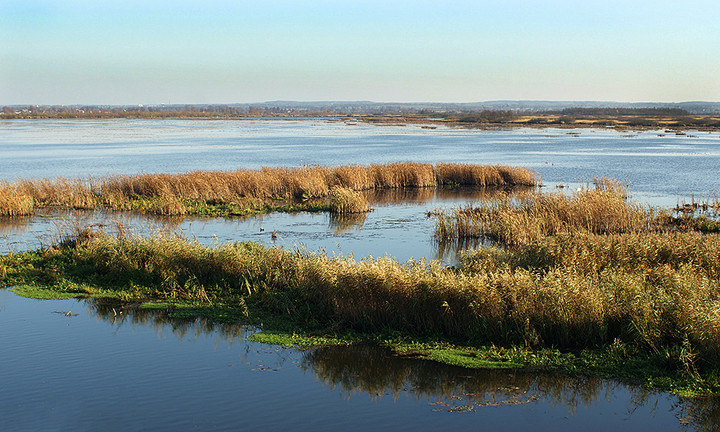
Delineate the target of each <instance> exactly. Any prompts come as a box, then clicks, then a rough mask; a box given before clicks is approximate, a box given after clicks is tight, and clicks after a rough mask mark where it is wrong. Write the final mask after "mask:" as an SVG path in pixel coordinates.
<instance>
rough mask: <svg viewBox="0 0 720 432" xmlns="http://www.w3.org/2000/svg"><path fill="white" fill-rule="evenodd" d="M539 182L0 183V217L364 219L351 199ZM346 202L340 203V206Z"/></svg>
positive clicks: (216, 176) (244, 174)
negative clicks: (50, 212)
mask: <svg viewBox="0 0 720 432" xmlns="http://www.w3.org/2000/svg"><path fill="white" fill-rule="evenodd" d="M538 183H539V179H538V177H537V174H536V173H535V172H534V171H532V170H528V169H525V168H520V167H509V166H505V165H474V164H451V163H438V164H435V165H432V164H429V163H413V162H398V163H389V164H384V165H368V166H360V165H348V166H338V167H322V166H302V167H298V168H262V169H260V170H237V171H195V172H188V173H184V174H138V175H131V176H121V175H116V176H109V177H105V178H91V179H87V180H83V179H66V178H57V179H37V180H18V181H15V182H13V183H8V182H3V181H0V216H8V217H16V216H27V215H30V214H32V213H33V211H34V209H36V208H42V207H48V206H59V207H64V208H70V209H85V210H87V209H95V208H104V209H109V210H131V211H136V212H141V213H151V214H158V215H165V216H178V215H197V216H243V215H248V214H253V213H263V212H270V211H330V212H335V213H353V212H363V211H368V210H369V208H367V203H364V204H363V203H362V202H359V201H358V200H362V197H361V196H359V194H357V192H360V191H365V190H379V189H406V188H436V187H459V186H472V187H476V188H490V187H513V186H535V185H537V184H538ZM343 200H344V201H343Z"/></svg>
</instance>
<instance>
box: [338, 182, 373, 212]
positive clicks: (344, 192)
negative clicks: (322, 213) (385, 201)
mask: <svg viewBox="0 0 720 432" xmlns="http://www.w3.org/2000/svg"><path fill="white" fill-rule="evenodd" d="M368 211H370V206H369V205H368V202H367V199H365V196H364V195H363V194H362V193H361V192H358V191H354V190H352V189H348V188H344V187H340V186H334V187H333V188H332V189H330V212H331V213H338V214H348V213H365V212H368Z"/></svg>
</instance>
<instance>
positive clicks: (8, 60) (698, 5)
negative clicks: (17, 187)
mask: <svg viewBox="0 0 720 432" xmlns="http://www.w3.org/2000/svg"><path fill="white" fill-rule="evenodd" d="M719 17H720V3H719V2H715V1H692V0H691V1H686V2H678V1H662V0H661V1H623V2H621V1H614V0H610V1H603V2H599V1H584V2H581V1H532V2H530V1H502V2H501V1H446V2H437V1H434V2H429V1H382V2H381V1H374V0H370V1H365V2H359V3H349V2H338V1H312V0H308V1H302V2H301V1H264V2H258V1H252V2H250V1H205V2H200V1H182V0H180V1H164V0H163V1H117V2H103V1H49V0H48V1H42V0H40V1H15V0H0V105H13V104H43V105H54V104H108V105H121V104H162V103H167V104H185V103H188V104H203V103H217V104H222V103H252V102H261V101H269V100H297V101H319V100H325V101H334V100H335V101H337V100H372V101H377V102H478V101H488V100H500V99H502V100H568V101H569V100H602V101H617V102H682V101H692V100H702V101H720V56H719V55H718V52H720V48H719V47H720V24H718V18H719Z"/></svg>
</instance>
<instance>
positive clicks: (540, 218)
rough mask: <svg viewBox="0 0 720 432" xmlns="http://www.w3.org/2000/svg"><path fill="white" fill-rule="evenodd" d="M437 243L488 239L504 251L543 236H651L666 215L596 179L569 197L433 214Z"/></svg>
mask: <svg viewBox="0 0 720 432" xmlns="http://www.w3.org/2000/svg"><path fill="white" fill-rule="evenodd" d="M431 216H435V218H436V230H435V236H436V238H437V239H438V240H439V241H441V242H447V241H457V240H458V239H463V238H490V239H493V240H496V241H498V242H500V243H502V244H506V245H516V244H527V243H532V242H534V241H538V240H540V239H542V238H544V237H547V236H557V235H570V234H574V233H596V234H616V233H634V232H649V231H654V230H659V229H663V228H666V227H668V226H669V222H670V219H669V215H667V214H665V213H662V212H657V211H654V210H651V209H645V208H643V207H642V206H641V205H639V204H635V203H631V202H630V201H629V200H628V191H627V188H626V187H624V186H623V185H621V184H620V183H619V182H617V181H615V180H611V179H596V180H595V187H594V188H593V189H584V190H580V191H577V192H575V193H574V194H572V195H570V196H568V195H564V194H561V193H534V194H527V195H525V196H522V197H519V198H514V197H510V196H507V195H505V196H500V197H498V198H492V199H489V200H486V201H484V202H482V203H481V204H480V205H477V206H471V207H466V208H455V209H452V210H451V211H450V212H449V213H446V212H443V211H438V212H434V213H431Z"/></svg>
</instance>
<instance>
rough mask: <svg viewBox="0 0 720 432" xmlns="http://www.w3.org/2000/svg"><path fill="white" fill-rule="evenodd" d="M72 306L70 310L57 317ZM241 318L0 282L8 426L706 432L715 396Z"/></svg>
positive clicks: (0, 399) (1, 414) (0, 397)
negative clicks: (59, 294)
mask: <svg viewBox="0 0 720 432" xmlns="http://www.w3.org/2000/svg"><path fill="white" fill-rule="evenodd" d="M65 312H70V313H71V315H72V316H69V317H68V316H66V315H65V314H64V313H65ZM251 332H252V330H251V329H245V328H242V327H237V326H213V325H212V324H211V323H208V322H205V321H202V320H198V321H173V320H170V319H168V318H167V317H163V316H162V315H158V314H156V313H151V312H137V313H134V312H133V311H131V310H128V309H123V308H122V306H120V305H118V304H113V303H107V302H105V303H98V302H93V301H78V300H51V301H47V300H44V301H43V300H29V299H24V298H21V297H18V296H15V295H14V294H12V293H11V292H9V291H7V290H0V341H2V349H3V355H2V356H0V382H2V384H3V391H2V392H0V419H1V420H0V424H2V429H3V430H12V431H25V430H27V431H30V430H33V431H34V430H43V431H51V430H76V431H77V430H79V431H85V430H168V431H169V430H259V429H263V430H338V429H342V430H347V431H355V430H358V431H360V430H447V429H453V430H458V429H460V428H463V429H467V430H506V431H517V430H529V429H532V430H536V431H545V430H547V431H556V430H567V431H574V430H579V429H582V430H586V431H607V430H613V429H614V430H653V431H674V430H713V428H715V427H716V425H715V421H716V420H717V419H719V418H720V417H719V411H718V404H717V401H716V400H711V399H701V400H686V399H682V398H678V397H675V396H670V395H666V394H658V393H653V392H647V391H645V390H643V389H642V388H641V387H632V386H626V385H622V384H618V383H614V382H609V381H603V380H598V379H568V378H564V377H562V376H557V375H535V374H533V375H530V374H526V373H517V372H512V371H473V370H466V369H462V368H456V367H450V366H444V365H440V364H436V363H432V362H426V361H420V360H413V359H404V358H393V357H390V356H389V353H388V352H386V351H385V350H383V349H381V348H377V347H373V346H357V347H351V348H338V347H330V348H320V349H313V350H307V351H297V350H293V349H284V348H280V347H275V346H268V345H262V344H257V343H253V342H249V341H247V340H245V338H246V337H247V336H248V335H249V334H250V333H251Z"/></svg>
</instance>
